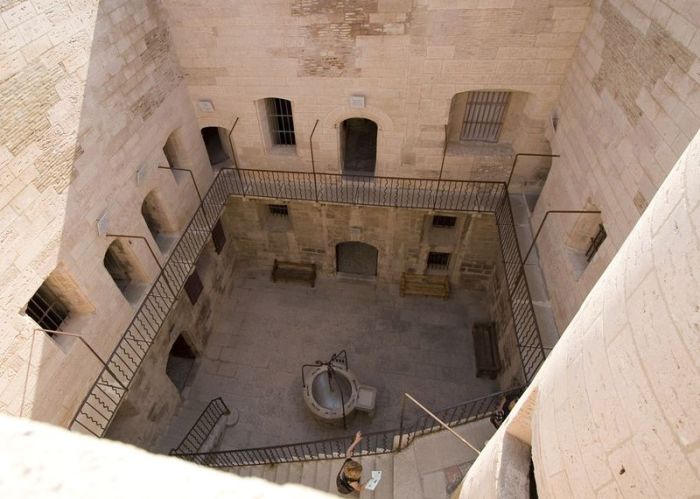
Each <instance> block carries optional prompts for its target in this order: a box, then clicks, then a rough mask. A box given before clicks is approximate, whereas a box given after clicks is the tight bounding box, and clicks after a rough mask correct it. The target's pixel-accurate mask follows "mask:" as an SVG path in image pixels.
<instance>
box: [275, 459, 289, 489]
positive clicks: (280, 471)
mask: <svg viewBox="0 0 700 499" xmlns="http://www.w3.org/2000/svg"><path fill="white" fill-rule="evenodd" d="M287 482H289V464H288V463H282V464H278V465H277V473H275V483H279V484H280V485H281V484H283V483H287Z"/></svg>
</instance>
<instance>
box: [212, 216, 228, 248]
mask: <svg viewBox="0 0 700 499" xmlns="http://www.w3.org/2000/svg"><path fill="white" fill-rule="evenodd" d="M211 239H212V241H213V243H214V251H216V253H217V254H219V253H221V251H223V249H224V245H225V244H226V233H225V232H224V226H223V225H221V220H217V221H216V224H215V225H214V228H213V229H212V231H211Z"/></svg>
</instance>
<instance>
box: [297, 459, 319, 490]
mask: <svg viewBox="0 0 700 499" xmlns="http://www.w3.org/2000/svg"><path fill="white" fill-rule="evenodd" d="M315 481H316V461H305V462H304V463H303V464H302V466H301V484H302V485H304V486H306V487H313V486H314V482H315Z"/></svg>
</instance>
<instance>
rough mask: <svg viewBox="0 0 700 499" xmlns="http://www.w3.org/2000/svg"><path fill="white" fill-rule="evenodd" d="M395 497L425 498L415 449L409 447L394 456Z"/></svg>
mask: <svg viewBox="0 0 700 499" xmlns="http://www.w3.org/2000/svg"><path fill="white" fill-rule="evenodd" d="M394 497H400V498H401V499H421V498H422V497H423V486H422V484H421V480H420V473H419V472H418V466H417V465H416V455H415V453H414V452H413V447H409V448H407V449H405V450H403V451H401V452H399V453H398V454H396V455H395V456H394Z"/></svg>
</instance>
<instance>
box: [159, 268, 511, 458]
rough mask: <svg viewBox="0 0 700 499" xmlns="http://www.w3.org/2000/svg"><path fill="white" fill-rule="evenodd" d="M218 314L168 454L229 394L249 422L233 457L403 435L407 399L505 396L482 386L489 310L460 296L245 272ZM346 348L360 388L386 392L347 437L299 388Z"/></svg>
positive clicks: (231, 434)
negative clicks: (479, 351)
mask: <svg viewBox="0 0 700 499" xmlns="http://www.w3.org/2000/svg"><path fill="white" fill-rule="evenodd" d="M215 317H216V319H215V322H214V328H213V332H212V335H211V337H210V339H209V342H208V345H207V348H206V351H205V352H204V354H203V355H202V356H201V358H200V359H199V360H198V362H197V367H196V369H195V371H194V372H193V373H192V375H191V376H190V379H189V381H188V387H187V388H186V389H185V391H184V393H183V404H182V406H181V407H180V409H179V411H178V414H177V415H176V416H175V417H174V418H173V420H172V422H171V424H170V427H169V428H168V429H167V430H165V429H164V432H163V434H162V435H161V438H160V441H159V443H158V445H157V450H159V451H167V450H169V449H170V448H172V447H175V446H177V443H178V442H179V440H180V439H181V438H182V437H183V436H184V435H185V433H186V432H187V431H188V429H189V428H190V426H191V425H192V424H193V422H194V421H195V420H196V419H197V417H198V415H199V413H200V412H201V411H202V410H203V409H204V407H205V406H206V404H207V403H208V402H209V401H210V400H212V399H214V398H216V397H219V396H221V397H223V398H224V400H225V401H226V403H227V404H229V406H230V407H232V408H234V409H236V410H237V411H239V415H240V418H239V422H238V424H237V425H236V426H234V427H232V428H230V429H228V430H227V432H226V434H225V435H224V439H223V442H222V445H221V448H222V449H232V448H242V447H259V446H265V445H276V444H282V443H291V442H301V441H308V440H317V439H323V438H332V437H335V436H341V435H346V434H350V433H352V432H354V431H356V430H358V429H361V430H363V431H365V432H368V431H378V430H384V429H390V428H394V427H398V424H399V416H400V406H401V397H402V395H403V393H404V392H409V393H410V394H412V395H413V396H415V397H416V398H417V399H418V400H420V401H421V402H423V403H424V404H426V405H427V406H428V407H429V408H432V409H441V408H445V407H448V406H451V405H454V404H457V403H460V402H462V401H466V400H469V399H472V398H476V397H480V396H484V395H488V394H490V393H493V392H494V391H496V390H497V389H498V387H497V385H496V382H495V381H491V380H488V379H478V378H476V377H475V367H474V354H473V347H472V337H471V325H472V323H473V322H474V321H478V320H484V319H487V318H488V312H487V310H486V308H485V307H484V306H483V305H482V304H481V303H480V301H479V298H478V297H476V296H470V295H469V294H468V293H467V292H465V291H462V290H457V291H456V292H454V293H453V295H452V297H451V298H450V299H449V300H447V301H443V300H439V299H434V298H416V297H410V298H408V297H407V298H400V297H399V296H398V292H397V290H396V289H395V288H389V287H385V286H382V285H378V284H375V283H368V282H354V281H339V280H335V279H320V280H319V281H317V284H316V287H315V288H310V287H307V286H305V285H303V284H298V283H277V284H274V283H272V282H271V281H270V279H269V275H268V274H267V273H263V272H245V271H244V272H241V273H239V274H238V276H237V280H236V283H235V286H234V288H233V291H232V293H231V296H229V297H228V298H226V299H224V300H222V301H221V302H220V303H219V304H218V306H217V309H216V310H215ZM343 349H345V350H347V353H348V361H349V367H350V369H351V370H352V371H353V372H354V373H355V374H356V376H357V377H358V380H359V382H360V383H362V384H366V385H371V386H374V387H376V388H377V400H376V411H375V415H374V417H373V418H370V417H369V416H367V415H366V414H364V413H358V414H356V416H355V417H354V419H353V420H352V421H351V422H350V423H349V425H348V429H347V430H343V429H342V428H329V427H326V426H322V425H321V424H319V423H317V422H316V421H315V420H314V419H313V418H312V416H311V414H310V412H309V411H308V409H307V408H306V406H305V405H304V401H303V399H302V382H301V366H302V365H303V364H307V363H313V362H315V361H316V360H323V361H327V360H328V359H329V358H330V356H331V355H332V354H333V353H334V352H338V351H340V350H343Z"/></svg>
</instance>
